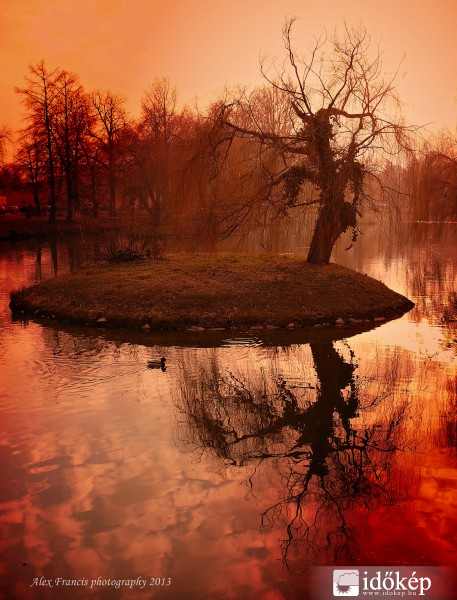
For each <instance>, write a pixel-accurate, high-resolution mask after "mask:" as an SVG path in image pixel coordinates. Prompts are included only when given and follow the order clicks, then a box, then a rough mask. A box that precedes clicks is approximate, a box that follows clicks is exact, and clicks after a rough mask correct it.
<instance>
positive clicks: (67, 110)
mask: <svg viewBox="0 0 457 600" xmlns="http://www.w3.org/2000/svg"><path fill="white" fill-rule="evenodd" d="M56 85H57V87H58V90H59V93H58V96H57V102H56V110H55V116H54V127H53V135H54V140H55V145H56V149H57V153H58V156H59V159H60V163H61V165H62V167H63V172H64V174H65V182H66V188H67V221H69V222H71V221H72V220H73V209H74V207H75V208H76V209H78V208H79V177H78V175H79V165H80V161H81V156H82V154H83V152H82V146H83V145H84V141H85V138H87V136H88V133H89V130H90V126H91V120H92V117H91V114H90V107H89V99H88V97H87V95H86V93H85V92H84V89H83V87H82V85H81V83H80V82H79V79H78V76H77V75H75V74H74V73H69V72H68V71H62V72H61V73H60V75H59V77H58V79H57V81H56Z"/></svg>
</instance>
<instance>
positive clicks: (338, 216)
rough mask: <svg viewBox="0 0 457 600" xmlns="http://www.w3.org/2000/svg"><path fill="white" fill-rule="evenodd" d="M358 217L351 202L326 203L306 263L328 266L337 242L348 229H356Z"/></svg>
mask: <svg viewBox="0 0 457 600" xmlns="http://www.w3.org/2000/svg"><path fill="white" fill-rule="evenodd" d="M356 216H357V211H356V208H355V206H354V205H353V204H350V203H349V202H345V201H344V200H341V201H339V202H337V203H335V202H330V201H327V202H324V203H323V205H322V207H321V209H320V211H319V216H318V217H317V221H316V225H315V226H314V232H313V238H312V240H311V245H310V247H309V252H308V257H307V259H306V262H308V263H312V264H328V263H329V262H330V256H331V254H332V250H333V246H334V245H335V243H336V240H337V239H338V238H339V237H340V235H341V234H342V233H344V232H345V231H346V230H347V229H348V227H355V225H356Z"/></svg>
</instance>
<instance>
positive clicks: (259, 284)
mask: <svg viewBox="0 0 457 600" xmlns="http://www.w3.org/2000/svg"><path fill="white" fill-rule="evenodd" d="M413 306H414V305H413V303H412V302H411V301H410V300H408V299H407V298H405V297H403V296H401V295H400V294H397V293H396V292H393V291H392V290H390V289H389V288H387V287H386V286H385V285H384V284H383V283H381V282H379V281H376V280H375V279H372V278H371V277H368V276H367V275H363V274H360V273H357V272H355V271H352V270H350V269H347V268H345V267H342V266H340V265H336V264H325V265H315V264H310V263H307V262H306V261H305V259H304V258H303V257H297V256H294V255H277V256H271V255H261V256H245V255H237V254H175V255H168V256H166V257H165V258H163V259H161V260H141V261H137V262H134V263H132V262H130V263H121V264H100V265H95V266H91V267H88V268H85V269H81V270H79V271H76V272H74V273H71V274H68V275H62V276H58V277H55V278H53V279H49V280H47V281H44V282H42V283H40V284H38V285H34V286H31V287H28V288H25V289H22V290H20V291H17V292H14V293H12V294H11V303H10V307H11V309H12V311H13V313H22V314H26V315H33V316H37V317H51V318H54V319H57V320H59V321H62V322H65V323H72V324H78V325H89V326H103V327H110V328H127V329H143V330H145V331H148V330H151V331H156V330H183V329H184V330H185V329H190V330H193V331H200V330H208V329H215V328H231V327H259V328H261V327H267V328H268V327H269V328H275V327H284V328H287V327H288V328H290V329H293V328H295V327H309V326H315V325H320V326H335V325H343V324H357V323H361V322H364V321H383V320H386V319H389V318H393V317H397V316H399V315H401V314H403V313H405V312H406V311H408V310H410V309H411V308H412V307H413Z"/></svg>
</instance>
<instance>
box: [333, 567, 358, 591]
mask: <svg viewBox="0 0 457 600" xmlns="http://www.w3.org/2000/svg"><path fill="white" fill-rule="evenodd" d="M333 595H334V596H337V597H341V596H358V595H359V572H358V571H357V570H356V569H345V570H341V569H337V570H335V571H333Z"/></svg>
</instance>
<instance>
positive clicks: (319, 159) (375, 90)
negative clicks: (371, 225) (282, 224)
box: [223, 19, 415, 263]
mask: <svg viewBox="0 0 457 600" xmlns="http://www.w3.org/2000/svg"><path fill="white" fill-rule="evenodd" d="M293 27H294V20H293V19H292V20H289V21H287V22H286V24H285V26H284V28H283V39H284V46H285V50H286V59H285V61H284V62H283V63H281V65H280V66H278V65H277V63H276V62H275V61H271V62H267V61H265V60H264V61H263V62H262V64H261V72H262V75H263V77H264V79H265V80H266V85H267V87H269V88H270V89H274V90H275V91H276V92H277V94H278V95H280V96H282V97H283V99H284V98H285V99H286V102H287V117H288V121H287V126H286V127H285V126H284V122H283V123H282V125H281V127H276V126H275V124H274V123H273V124H272V123H271V122H269V121H266V120H265V119H261V118H259V117H258V109H257V106H256V105H255V101H254V98H255V95H253V94H247V93H246V92H245V93H243V94H242V95H241V96H240V97H239V98H237V99H236V101H234V102H232V103H230V104H228V105H226V107H225V112H224V116H223V118H224V122H225V126H226V127H227V128H228V129H229V130H230V131H231V132H232V134H233V136H235V137H243V138H248V139H252V140H257V142H258V143H259V144H260V146H261V147H262V148H266V149H270V150H273V151H274V152H275V154H276V156H277V157H278V160H277V161H276V162H275V165H276V168H275V169H271V168H270V167H269V166H268V165H263V171H262V172H263V180H264V184H263V192H262V194H259V196H258V198H257V200H256V202H257V203H262V204H263V205H264V206H268V205H271V203H275V204H276V205H281V206H282V210H283V211H288V210H289V209H292V208H296V207H298V206H300V207H311V206H314V207H316V208H317V218H316V221H315V225H314V230H313V235H312V240H311V245H310V249H309V254H308V262H310V263H328V262H329V260H330V255H331V252H332V249H333V246H334V245H335V242H336V240H337V239H338V238H339V237H340V236H341V235H342V234H343V233H344V232H345V231H347V230H348V229H350V228H352V229H353V238H354V239H355V237H356V234H357V231H358V229H357V221H358V218H359V217H360V215H361V213H362V210H363V208H364V206H366V203H367V200H368V199H369V191H368V189H369V187H368V180H369V179H370V178H373V177H374V178H377V175H376V173H377V171H378V170H379V166H380V164H381V161H382V159H383V158H386V157H388V158H389V159H391V160H392V156H393V155H396V154H397V153H399V152H400V151H401V150H402V149H403V148H405V147H409V145H410V143H409V141H410V138H411V134H412V132H413V131H414V130H415V128H412V127H407V126H405V125H404V124H403V121H402V118H401V114H400V103H399V99H398V96H397V93H396V89H395V84H396V79H397V74H396V73H395V74H394V75H392V76H390V77H387V76H386V75H385V74H384V70H383V66H382V62H381V56H380V53H379V51H377V52H375V53H374V54H373V53H372V52H371V48H370V39H369V36H368V35H367V32H366V31H365V29H364V28H362V27H356V28H349V27H348V26H345V28H344V31H343V34H342V35H340V36H338V35H335V36H333V37H331V38H328V39H320V40H318V41H316V42H315V44H314V45H313V47H312V48H311V49H310V50H309V52H308V53H307V54H306V55H305V56H301V55H300V54H299V52H298V50H297V49H296V47H295V44H294V41H293V35H292V34H293ZM270 164H271V161H270ZM254 203H255V202H254ZM250 208H251V209H252V203H251V207H250ZM248 213H249V210H245V211H239V212H238V214H239V215H240V219H239V220H240V222H241V220H242V219H245V218H246V216H247V214H248Z"/></svg>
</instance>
